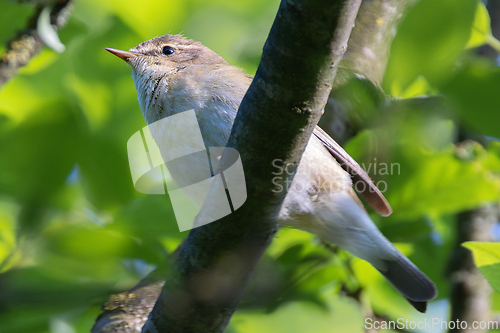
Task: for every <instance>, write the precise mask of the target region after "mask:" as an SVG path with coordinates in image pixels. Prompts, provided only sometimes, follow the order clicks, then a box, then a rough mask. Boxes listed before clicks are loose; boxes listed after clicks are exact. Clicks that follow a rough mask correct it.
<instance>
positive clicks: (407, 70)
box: [382, 0, 477, 96]
mask: <svg viewBox="0 0 500 333" xmlns="http://www.w3.org/2000/svg"><path fill="white" fill-rule="evenodd" d="M476 6H477V1H476V0H462V1H455V0H441V1H434V0H421V1H419V2H418V3H417V4H416V5H415V6H414V7H413V8H412V9H410V11H409V12H408V14H407V15H406V17H405V18H404V19H403V21H402V22H401V24H400V26H399V27H398V33H397V35H396V37H395V39H394V42H393V43H392V46H391V53H390V54H391V56H390V59H389V62H388V64H387V71H386V74H385V77H384V80H383V84H382V87H383V88H384V91H386V92H388V93H389V94H391V95H397V96H400V95H399V94H400V93H403V92H404V91H405V90H406V89H407V87H408V86H409V85H410V84H411V83H412V82H413V81H414V80H415V79H416V78H417V77H418V76H420V75H422V76H423V77H424V78H425V79H426V80H427V81H428V82H429V83H430V85H431V86H432V87H439V85H440V84H441V83H442V82H443V81H446V78H447V77H449V76H450V75H451V74H452V69H453V67H454V66H455V65H456V60H457V58H458V56H459V55H460V54H461V53H462V52H463V50H464V49H465V46H466V44H467V41H468V40H469V37H470V34H471V28H472V24H473V22H474V12H475V9H476ZM422 22H425V24H423V23H422Z"/></svg>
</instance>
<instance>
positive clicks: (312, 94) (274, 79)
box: [143, 0, 361, 333]
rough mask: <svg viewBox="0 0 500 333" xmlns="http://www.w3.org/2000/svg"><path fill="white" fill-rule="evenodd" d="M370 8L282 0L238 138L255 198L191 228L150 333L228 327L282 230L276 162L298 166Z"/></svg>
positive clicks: (234, 141)
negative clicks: (359, 16)
mask: <svg viewBox="0 0 500 333" xmlns="http://www.w3.org/2000/svg"><path fill="white" fill-rule="evenodd" d="M360 2H361V1H360V0H350V1H340V0H338V1H330V2H324V1H321V0H309V1H307V0H302V1H286V0H283V1H282V3H281V5H280V9H279V11H278V14H277V16H276V19H275V22H274V24H273V27H272V29H271V32H270V34H269V37H268V40H267V42H266V45H265V47H264V53H263V56H262V60H261V63H260V65H259V68H258V70H257V74H256V76H255V79H254V80H253V82H252V85H251V86H250V88H249V90H248V92H247V94H246V95H245V98H244V99H243V102H242V104H241V106H240V109H239V112H238V115H237V117H236V121H235V124H234V126H233V130H232V134H231V137H230V139H229V142H228V146H229V147H233V148H236V149H237V150H238V151H239V152H240V155H241V159H242V162H243V166H244V170H245V177H246V180H247V181H246V185H247V192H248V197H247V201H246V203H245V204H244V205H243V206H242V207H241V208H239V209H238V210H237V211H236V212H234V213H233V214H231V215H229V216H227V217H225V218H223V219H221V220H219V221H216V222H213V223H211V224H208V225H205V226H203V227H199V228H196V229H193V230H192V231H191V232H190V234H189V236H188V239H187V241H186V245H185V246H184V249H183V250H182V252H181V253H180V255H179V257H178V259H177V260H176V262H175V263H174V268H173V269H172V270H171V271H170V275H169V276H168V278H167V281H166V283H165V286H164V287H163V290H162V293H161V295H160V297H159V300H158V302H157V303H156V305H155V307H154V309H153V311H152V312H151V315H150V317H149V320H148V321H147V323H146V325H145V327H144V329H143V332H150V333H152V332H170V333H175V332H182V333H189V332H222V331H224V329H225V327H226V326H227V324H228V323H229V320H230V318H231V316H232V314H233V312H234V311H235V308H236V306H237V305H238V302H239V300H240V298H241V295H242V294H243V291H244V289H245V287H246V285H247V283H248V281H249V279H250V277H251V275H252V273H253V271H254V269H255V266H256V265H257V263H258V261H259V259H260V257H261V255H262V253H263V252H264V250H265V249H266V248H267V246H268V244H269V243H270V241H271V239H272V237H273V236H274V234H275V233H276V231H277V217H278V213H279V210H280V207H281V204H282V202H283V199H284V197H285V195H286V193H285V192H280V193H276V192H273V191H272V189H273V188H274V184H273V183H272V176H273V175H272V171H273V169H272V161H273V160H275V159H281V160H282V161H284V163H293V164H294V165H295V166H297V165H298V163H299V161H300V158H301V156H302V153H303V151H304V148H305V146H306V144H307V142H308V140H309V137H310V135H311V133H312V131H313V128H314V127H315V125H316V124H317V122H318V120H319V118H320V116H321V114H322V111H323V108H324V106H325V104H326V100H327V98H328V94H329V92H330V89H331V86H332V82H333V79H334V76H335V71H336V68H337V64H338V63H339V61H340V60H341V58H342V55H343V53H344V51H345V48H346V44H347V40H348V38H349V35H350V32H351V29H352V26H353V23H354V19H355V17H356V13H357V11H358V8H359V5H360ZM223 162H224V157H223V160H222V161H221V164H222V163H223ZM292 178H293V176H290V178H289V179H286V180H288V181H290V180H291V179H292ZM202 213H203V211H202Z"/></svg>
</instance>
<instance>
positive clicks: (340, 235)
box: [298, 192, 437, 312]
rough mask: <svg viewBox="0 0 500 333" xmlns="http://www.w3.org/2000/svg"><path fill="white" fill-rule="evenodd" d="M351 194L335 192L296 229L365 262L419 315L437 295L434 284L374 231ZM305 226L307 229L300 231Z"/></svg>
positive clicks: (375, 228) (366, 215)
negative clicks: (340, 248) (380, 274)
mask: <svg viewBox="0 0 500 333" xmlns="http://www.w3.org/2000/svg"><path fill="white" fill-rule="evenodd" d="M356 199H357V197H356V196H355V194H354V193H349V192H348V193H346V192H343V193H335V194H333V195H331V196H330V200H329V201H327V202H326V203H323V204H322V205H320V206H318V207H316V208H317V209H316V211H315V213H316V218H315V219H312V220H311V221H310V222H312V223H310V224H300V225H298V227H299V228H301V229H303V230H306V231H309V232H312V233H315V234H317V235H319V236H320V237H322V238H323V239H325V240H327V241H329V242H332V243H334V244H337V245H338V246H340V247H342V248H343V249H344V250H346V251H348V252H350V253H351V254H353V255H355V256H357V257H359V258H361V259H363V260H366V261H368V262H369V263H370V264H372V265H373V266H374V267H375V268H376V269H377V270H379V271H380V273H382V275H384V277H385V278H386V279H387V280H388V281H389V282H390V283H391V284H392V285H393V286H394V287H395V288H396V289H397V290H398V291H399V292H400V293H401V294H402V295H403V296H404V297H405V298H406V299H407V300H408V301H409V302H410V303H411V304H412V305H413V306H414V307H415V309H417V310H418V311H420V312H425V310H426V306H427V301H430V300H432V299H434V298H435V297H436V295H437V290H436V286H435V285H434V283H433V282H432V281H431V280H430V279H429V278H428V277H427V276H426V275H425V274H424V273H422V271H420V270H419V269H418V268H417V267H416V266H415V265H414V264H413V263H412V262H411V261H410V260H409V259H408V258H406V257H405V256H404V255H403V254H402V253H401V252H399V251H398V250H397V249H396V248H395V247H394V245H392V244H391V242H389V240H388V239H387V238H385V237H384V235H383V234H382V233H381V232H380V230H378V229H377V227H376V226H375V224H374V223H373V221H372V220H371V219H370V217H369V216H368V214H367V213H366V211H365V210H364V209H363V207H362V206H361V204H360V203H359V202H358V201H357V200H356ZM304 227H307V228H304Z"/></svg>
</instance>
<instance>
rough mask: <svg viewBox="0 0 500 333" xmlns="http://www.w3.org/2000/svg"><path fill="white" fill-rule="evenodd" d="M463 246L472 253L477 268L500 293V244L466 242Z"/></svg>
mask: <svg viewBox="0 0 500 333" xmlns="http://www.w3.org/2000/svg"><path fill="white" fill-rule="evenodd" d="M462 245H463V246H464V247H466V248H468V249H469V250H471V251H472V254H473V256H474V262H475V263H476V266H477V267H478V268H479V270H480V271H481V273H482V274H483V275H484V277H485V278H486V279H487V280H488V282H489V283H490V284H491V286H492V287H493V288H494V289H495V290H496V291H498V292H500V243H496V242H495V243H489V242H466V243H463V244H462Z"/></svg>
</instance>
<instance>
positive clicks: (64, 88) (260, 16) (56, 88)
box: [0, 0, 500, 333]
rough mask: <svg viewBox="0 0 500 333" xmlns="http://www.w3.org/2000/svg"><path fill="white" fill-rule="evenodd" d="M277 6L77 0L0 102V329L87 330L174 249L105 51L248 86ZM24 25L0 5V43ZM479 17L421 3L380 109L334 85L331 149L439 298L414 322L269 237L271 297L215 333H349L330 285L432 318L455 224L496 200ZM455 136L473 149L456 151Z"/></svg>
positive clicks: (498, 106)
mask: <svg viewBox="0 0 500 333" xmlns="http://www.w3.org/2000/svg"><path fill="white" fill-rule="evenodd" d="M278 5H279V1H277V0H272V1H269V0H252V1H230V0H213V1H204V0H182V1H174V0H170V1H169V0H167V1H154V0H145V1H141V2H137V1H129V0H126V1H123V0H121V1H118V0H109V1H97V0H79V1H76V2H75V3H74V8H73V9H72V11H71V12H72V15H71V17H70V18H69V21H68V24H67V26H65V27H64V28H62V29H61V30H60V32H59V36H60V39H61V41H62V42H63V43H64V44H65V45H66V48H67V49H66V51H65V52H64V53H63V54H57V53H55V52H54V51H52V50H50V49H47V48H45V49H44V50H43V51H42V52H41V53H40V54H39V55H38V56H36V57H35V58H34V59H32V61H31V62H30V63H29V65H28V66H27V67H25V68H23V69H22V70H21V71H20V72H19V73H18V74H17V75H16V76H15V77H14V78H13V79H11V80H10V81H9V82H8V83H7V84H5V85H4V86H3V87H2V88H1V90H0V272H1V274H0V333H11V332H16V333H17V332H33V333H45V332H53V333H72V332H89V331H90V328H91V327H92V325H93V323H94V321H95V319H96V318H97V316H98V315H99V313H100V306H101V304H102V303H103V302H104V301H105V300H106V298H107V297H108V296H109V295H110V294H111V293H118V292H121V291H124V290H126V289H128V288H130V287H132V286H133V285H134V284H135V283H137V281H138V280H139V279H140V278H141V277H143V276H144V274H146V273H147V272H148V271H149V270H150V269H151V268H152V267H154V266H155V265H157V264H158V263H160V262H161V260H162V258H163V257H164V255H165V254H167V253H169V252H171V251H173V250H174V249H175V248H176V246H177V245H178V244H179V242H180V241H181V240H182V239H183V238H184V237H185V236H186V235H187V232H183V233H180V232H179V231H178V228H177V225H176V221H175V218H174V215H173V211H172V208H171V205H170V202H169V199H168V197H167V196H155V195H142V194H139V193H137V192H136V191H135V190H134V188H133V184H132V180H131V177H130V172H129V167H128V161H127V150H126V149H127V144H126V143H127V140H128V139H129V138H130V136H132V134H134V133H135V132H137V131H138V130H139V129H141V128H142V127H143V126H145V125H146V124H145V122H144V120H143V118H142V115H141V112H140V109H139V106H138V103H137V95H136V92H135V89H134V86H133V82H132V80H131V76H130V70H129V68H128V67H127V65H126V64H125V63H124V62H123V61H120V60H119V59H117V58H116V57H113V56H112V55H110V54H109V53H107V52H105V51H104V47H113V48H118V49H129V48H131V47H133V46H135V45H137V44H138V43H140V42H142V41H144V40H147V39H150V38H152V37H155V36H161V35H164V34H166V33H183V34H184V35H185V36H187V37H189V38H192V39H195V40H199V41H202V42H203V44H204V45H206V46H208V47H210V48H211V49H213V50H214V51H216V52H217V53H219V54H220V55H221V56H223V57H224V58H225V59H226V60H227V61H228V62H229V63H231V64H234V65H237V66H239V67H241V68H243V69H244V70H245V71H246V72H247V73H248V74H252V75H253V74H254V73H255V70H256V68H257V65H258V61H259V58H260V55H261V50H262V46H263V44H264V42H265V39H266V36H267V33H268V31H269V29H270V27H271V24H272V21H273V19H274V16H275V14H276V11H277V9H278ZM478 8H479V9H478ZM32 13H33V7H31V6H30V5H29V4H18V3H17V2H14V1H2V2H0V38H1V40H2V43H3V44H5V42H6V41H7V40H8V39H9V38H11V37H12V36H13V35H14V33H15V31H16V30H17V29H20V28H22V27H23V26H25V25H26V21H27V19H28V18H29V17H30V15H31V14H32ZM488 19H489V18H488V17H487V14H486V15H485V14H484V8H483V7H481V6H479V2H477V1H475V0H464V1H455V0H442V1H433V0H422V1H420V2H419V3H418V4H417V5H416V6H415V7H414V8H413V9H412V10H411V11H410V12H409V14H408V16H407V17H406V19H405V20H404V21H403V23H402V25H401V29H400V30H399V32H398V34H397V36H396V39H395V41H394V43H393V45H392V48H391V57H390V59H389V64H388V69H387V73H386V75H385V77H384V80H383V89H384V90H385V92H386V93H387V94H389V95H391V96H393V97H396V99H392V100H391V102H390V103H383V104H382V105H380V104H377V103H375V102H374V101H373V100H372V99H371V97H370V96H371V95H370V94H369V93H368V92H367V91H366V90H365V88H364V86H363V85H360V84H358V83H359V82H357V81H356V79H354V80H352V81H351V82H348V83H347V86H346V87H344V88H343V89H344V90H345V96H346V97H345V98H346V99H347V100H349V99H351V102H352V104H353V105H354V106H355V108H356V107H357V108H358V109H359V110H361V111H360V112H361V113H360V115H355V116H352V117H353V121H354V122H356V124H358V126H359V127H360V129H362V130H361V131H360V132H359V133H358V134H357V135H356V136H355V137H354V138H352V139H351V140H350V141H349V142H348V143H347V145H346V149H347V150H348V151H349V152H350V153H351V154H352V156H353V157H355V158H356V159H357V160H358V161H359V162H360V163H364V165H365V166H366V167H369V166H370V165H372V167H371V171H370V174H371V175H372V176H373V178H374V180H375V181H376V182H378V183H379V184H380V185H381V187H382V186H384V187H385V188H384V189H383V190H384V191H385V194H386V196H387V198H388V200H389V202H390V203H391V204H392V206H393V208H394V214H393V215H392V216H390V217H389V218H384V219H382V218H380V217H378V216H376V215H373V218H374V220H375V222H376V223H377V224H378V225H379V226H380V228H381V230H382V231H383V232H384V233H385V234H386V235H387V236H388V237H389V238H390V239H391V240H392V241H394V242H396V243H397V246H398V247H399V248H400V249H401V250H402V251H403V252H404V253H405V254H407V255H409V256H410V258H411V259H412V260H413V261H414V262H415V263H416V264H417V265H418V266H419V267H420V268H421V269H422V270H423V271H425V272H426V273H427V274H428V275H429V277H431V278H432V279H433V280H434V281H435V282H436V284H437V286H438V289H439V292H440V297H439V299H438V300H436V301H435V302H433V303H431V304H430V308H429V311H428V313H427V314H426V315H425V316H424V315H420V314H416V313H415V311H414V310H413V309H412V308H411V306H410V305H408V304H407V303H406V301H405V300H404V299H403V298H402V297H400V296H399V295H398V294H397V293H396V292H395V291H394V290H393V289H392V288H391V287H390V286H389V285H388V284H387V283H386V282H385V281H384V280H383V278H382V277H381V276H380V274H378V273H377V272H376V271H375V270H374V269H373V268H372V267H371V266H369V265H368V264H367V263H365V262H363V261H361V260H358V259H356V258H353V257H352V256H350V255H349V254H347V253H345V252H342V251H340V252H339V253H338V255H336V256H334V255H332V253H331V252H330V251H328V250H327V249H325V248H324V247H323V246H322V245H321V244H320V243H319V242H318V241H317V240H316V239H314V237H313V236H311V235H308V234H305V233H302V232H299V231H295V230H281V231H280V232H279V234H278V236H277V238H276V239H275V240H274V242H273V244H272V245H271V247H270V249H269V250H268V251H267V253H266V255H265V257H264V258H263V261H262V267H261V269H260V270H259V272H257V275H256V278H255V279H256V281H259V279H260V280H264V281H266V279H269V281H271V282H272V281H274V282H275V289H273V292H271V293H270V294H267V295H264V294H259V293H258V292H255V293H254V295H256V296H255V298H254V299H252V298H251V297H250V299H249V300H248V302H247V303H246V304H242V306H241V309H240V310H239V311H237V312H236V314H235V315H234V317H233V319H232V321H231V324H230V326H229V328H228V330H227V332H230V333H247V332H288V333H295V332H296V333H299V332H353V333H356V332H363V325H364V322H363V320H364V317H363V313H362V309H361V307H360V305H359V303H357V302H355V301H354V300H353V299H351V298H349V297H348V296H347V295H346V293H345V292H340V289H341V286H342V285H344V286H347V288H348V289H349V290H351V291H352V290H356V289H357V288H359V287H363V292H362V296H361V299H362V300H363V302H365V303H367V304H368V303H371V305H372V306H373V308H374V309H375V310H376V311H378V312H380V313H384V314H387V315H389V316H390V317H391V318H395V319H397V318H398V317H403V318H408V319H412V320H423V318H442V317H443V318H446V316H447V302H446V298H447V296H448V288H449V281H448V279H447V278H446V277H445V275H444V273H443V270H444V267H445V266H446V262H447V258H448V256H449V254H450V250H451V248H452V246H453V244H454V241H455V222H456V221H455V214H456V213H457V212H460V211H463V210H465V209H473V208H476V207H479V206H481V205H484V204H486V203H496V202H498V199H499V189H500V178H499V172H500V144H499V142H498V140H496V139H495V138H498V137H500V130H499V128H500V93H499V91H500V71H499V69H498V68H497V67H496V66H495V63H494V61H490V60H486V59H484V58H480V57H478V56H476V55H475V49H474V48H473V47H476V46H479V45H481V44H484V43H485V42H486V38H485V34H484V33H481V31H484V27H487V26H488V25H489V21H488ZM443 22H445V23H443ZM473 32H474V34H473ZM4 49H5V47H4V46H3V48H2V49H0V50H1V51H3V50H4ZM300 52H307V50H300ZM424 95H442V96H445V97H446V98H447V100H448V103H446V104H443V103H432V102H429V103H427V102H426V101H425V99H424V98H419V97H421V96H424ZM408 98H412V100H411V101H410V100H406V99H408ZM443 105H446V106H443ZM463 129H465V130H467V131H469V132H470V133H474V134H475V135H487V136H488V137H489V139H488V140H486V141H485V143H484V145H480V144H478V143H473V142H469V144H467V145H464V146H461V148H460V149H459V148H457V147H455V146H454V142H455V141H456V140H457V138H458V134H459V131H460V130H463ZM375 158H376V159H377V160H375ZM382 163H387V165H389V171H387V172H384V171H382V170H381V168H383V165H382ZM374 165H377V166H378V167H379V169H378V171H375V170H374ZM391 165H394V166H397V167H396V168H393V169H392V172H391V171H390V166H391ZM266 274H268V275H266ZM269 274H271V275H272V274H274V275H272V276H271V277H274V279H273V278H269ZM271 282H269V284H271ZM276 286H277V287H276ZM250 288H253V287H252V286H250ZM255 288H258V287H255ZM250 290H253V289H250ZM496 298H497V296H496V295H495V297H494V302H493V308H494V309H497V308H499V305H498V304H497V301H496Z"/></svg>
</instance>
